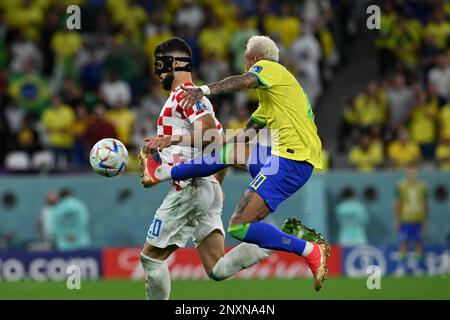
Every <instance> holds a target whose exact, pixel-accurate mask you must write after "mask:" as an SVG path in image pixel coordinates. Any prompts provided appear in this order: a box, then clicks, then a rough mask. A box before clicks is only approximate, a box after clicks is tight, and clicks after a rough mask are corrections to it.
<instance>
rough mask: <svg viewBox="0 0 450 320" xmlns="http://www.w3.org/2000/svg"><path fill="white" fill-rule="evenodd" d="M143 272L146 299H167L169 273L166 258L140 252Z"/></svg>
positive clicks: (168, 293)
mask: <svg viewBox="0 0 450 320" xmlns="http://www.w3.org/2000/svg"><path fill="white" fill-rule="evenodd" d="M141 263H142V266H143V267H144V272H145V278H146V283H145V288H146V291H147V292H146V294H147V300H169V295H170V273H169V267H168V266H167V261H166V260H158V259H153V258H150V257H147V256H146V255H144V254H142V253H141Z"/></svg>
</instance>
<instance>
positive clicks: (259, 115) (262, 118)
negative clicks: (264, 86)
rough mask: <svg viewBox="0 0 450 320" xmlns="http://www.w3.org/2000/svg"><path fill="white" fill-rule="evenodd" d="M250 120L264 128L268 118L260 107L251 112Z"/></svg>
mask: <svg viewBox="0 0 450 320" xmlns="http://www.w3.org/2000/svg"><path fill="white" fill-rule="evenodd" d="M250 118H251V119H252V120H253V121H255V122H256V123H257V124H259V125H260V126H263V127H265V126H266V125H267V119H268V116H267V113H266V111H265V110H264V108H263V107H262V106H261V105H259V106H258V109H256V110H255V112H253V114H252V115H251V117H250Z"/></svg>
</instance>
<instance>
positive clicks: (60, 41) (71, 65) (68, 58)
mask: <svg viewBox="0 0 450 320" xmlns="http://www.w3.org/2000/svg"><path fill="white" fill-rule="evenodd" d="M50 41H51V48H52V50H53V53H54V55H55V59H56V61H55V68H54V70H53V85H54V87H55V89H56V90H58V89H59V84H60V83H61V82H62V79H64V78H74V77H75V76H76V75H77V72H76V71H77V70H76V61H75V55H76V53H77V52H78V50H80V49H81V46H82V44H83V40H82V38H81V35H80V33H79V32H78V31H76V30H75V31H71V30H69V29H67V28H61V29H59V31H56V32H55V33H54V34H53V36H52V38H51V40H50Z"/></svg>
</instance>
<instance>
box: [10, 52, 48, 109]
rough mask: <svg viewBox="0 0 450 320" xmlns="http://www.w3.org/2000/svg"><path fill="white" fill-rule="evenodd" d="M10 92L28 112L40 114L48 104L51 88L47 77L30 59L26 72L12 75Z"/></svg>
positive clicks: (26, 65) (16, 101)
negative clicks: (39, 71) (40, 72)
mask: <svg viewBox="0 0 450 320" xmlns="http://www.w3.org/2000/svg"><path fill="white" fill-rule="evenodd" d="M8 93H9V95H10V96H11V98H13V99H14V101H15V103H17V105H18V106H20V107H21V108H24V109H25V110H26V112H27V113H28V114H32V115H39V114H40V113H41V112H42V110H44V109H45V108H46V107H47V106H48V100H49V97H50V88H49V84H48V81H47V79H46V78H45V77H44V76H42V75H40V74H38V73H37V72H36V68H35V65H34V62H33V61H28V62H27V63H26V64H25V71H24V73H19V74H15V75H11V77H10V79H9V83H8Z"/></svg>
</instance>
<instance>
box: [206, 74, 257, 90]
mask: <svg viewBox="0 0 450 320" xmlns="http://www.w3.org/2000/svg"><path fill="white" fill-rule="evenodd" d="M260 85H261V83H260V82H259V80H258V78H257V77H256V76H255V75H253V74H251V73H248V72H247V73H244V74H241V75H238V76H231V77H228V78H225V79H223V80H221V81H218V82H214V83H212V84H210V85H208V87H209V89H210V90H211V94H212V95H214V94H221V93H230V92H234V91H238V90H242V89H251V88H253V89H255V88H258V87H259V86H260Z"/></svg>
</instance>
